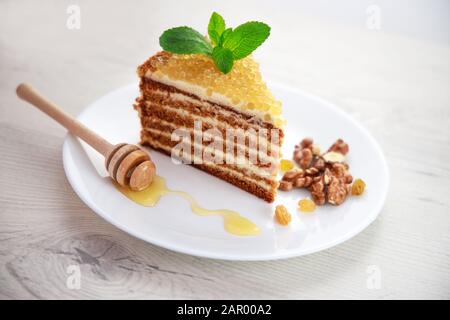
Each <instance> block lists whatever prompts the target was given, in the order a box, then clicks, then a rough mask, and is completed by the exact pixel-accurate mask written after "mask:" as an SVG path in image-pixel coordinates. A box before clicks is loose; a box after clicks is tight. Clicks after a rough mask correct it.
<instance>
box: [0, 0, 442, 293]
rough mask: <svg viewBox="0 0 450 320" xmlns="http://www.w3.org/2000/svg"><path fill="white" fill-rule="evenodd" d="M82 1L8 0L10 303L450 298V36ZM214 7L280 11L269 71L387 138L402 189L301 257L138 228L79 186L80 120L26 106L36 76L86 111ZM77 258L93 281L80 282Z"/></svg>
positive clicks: (3, 269) (264, 53)
mask: <svg viewBox="0 0 450 320" xmlns="http://www.w3.org/2000/svg"><path fill="white" fill-rule="evenodd" d="M74 3H75V4H78V5H79V7H80V9H81V29H79V30H77V29H75V30H71V29H68V28H67V27H66V20H67V18H68V14H67V13H66V10H67V6H68V2H64V1H56V0H55V1H39V2H35V1H2V2H0V30H1V32H0V84H1V85H0V298H3V299H17V298H38V299H63V298H64V299H66V298H69V299H70V298H88V299H90V298H144V299H164V298H168V299H172V298H176V299H184V298H186V299H197V298H201V299H212V298H236V299H241V298H252V299H259V298H267V299H280V298H286V299H298V298H300V299H302V298H310V299H317V298H350V299H354V298H368V299H372V298H381V299H387V298H394V299H399V298H447V299H448V298H450V272H449V266H450V255H449V249H450V236H449V230H450V197H449V194H450V161H449V160H450V90H449V89H450V59H449V57H450V49H449V47H448V46H445V45H444V44H438V43H432V42H427V41H426V40H419V39H413V38H407V37H406V36H402V35H398V34H397V35H396V34H390V33H387V32H384V31H383V28H381V30H371V29H367V28H364V25H363V27H362V28H350V27H347V26H344V25H339V24H337V23H336V24H332V23H331V22H326V21H325V20H322V21H321V20H317V19H313V18H311V17H307V16H306V15H305V16H302V15H301V14H300V13H299V12H296V11H295V10H293V9H290V8H289V7H287V6H278V7H277V8H276V9H274V7H273V5H272V6H271V5H270V3H268V2H262V3H261V4H258V5H257V4H256V2H255V1H253V2H246V3H245V5H244V4H240V5H239V6H237V3H233V4H230V3H229V2H227V3H225V2H223V3H221V4H219V3H215V2H211V1H207V2H203V3H199V2H195V3H191V2H190V4H187V3H185V2H181V1H177V2H174V1H133V4H132V5H130V4H127V2H125V1H121V2H119V1H117V2H111V1H95V2H94V1H74ZM236 7H237V8H238V9H237V8H236ZM212 10H217V11H218V12H221V13H223V15H224V16H225V17H226V18H228V19H227V20H228V21H229V22H230V24H231V25H237V24H238V23H240V22H243V21H247V20H249V19H261V20H263V21H267V22H268V23H269V24H270V25H271V26H272V35H271V37H270V40H269V41H268V42H267V43H266V44H264V45H263V46H262V48H261V49H259V50H258V52H257V54H256V56H257V58H258V60H259V61H260V62H261V65H262V66H263V69H264V74H265V77H266V78H267V79H270V80H272V81H277V82H281V83H286V84H289V85H290V86H295V87H299V88H302V89H303V90H305V91H309V92H312V93H314V94H317V95H319V96H321V97H323V98H326V99H328V100H330V101H332V102H334V103H336V104H338V105H339V106H340V107H341V108H342V109H344V110H345V111H346V112H348V113H350V114H351V115H352V116H353V117H355V118H356V119H358V120H359V121H360V122H361V123H362V124H363V125H364V126H365V127H366V128H368V130H369V131H370V132H371V133H372V134H373V135H374V137H375V138H376V139H377V141H378V142H379V143H380V145H381V147H382V149H383V151H384V153H385V155H386V158H387V161H388V164H389V168H390V173H391V185H390V190H389V195H388V199H387V202H386V204H385V206H384V209H383V211H382V212H381V214H380V216H379V217H378V219H377V220H376V221H375V222H374V223H373V224H372V225H371V226H369V227H368V228H367V229H366V230H364V231H363V232H362V233H361V234H359V235H358V236H356V237H354V238H353V239H351V240H349V241H347V242H345V243H344V244H341V245H339V246H337V247H334V248H331V249H329V250H326V251H323V252H319V253H315V254H311V255H308V256H304V257H299V258H294V259H288V260H281V261H272V262H227V261H218V260H209V259H202V258H196V257H191V256H187V255H184V254H179V253H175V252H171V251H168V250H165V249H162V248H159V247H156V246H153V245H151V244H148V243H145V242H143V241H140V240H138V239H135V238H134V237H132V236H130V235H128V234H126V233H125V232H122V231H121V230H119V229H117V228H115V227H113V226H112V225H110V224H108V223H107V222H106V221H104V220H103V219H102V218H100V217H99V216H97V215H96V214H95V213H94V212H92V211H91V210H90V209H89V208H88V207H87V206H86V205H84V203H83V202H82V201H81V200H80V199H79V198H78V197H77V196H76V194H75V193H74V191H73V190H72V189H71V187H70V185H69V184H68V182H67V179H66V177H65V175H64V171H63V164H62V157H61V147H62V143H63V140H64V137H65V131H64V130H63V129H62V128H60V127H59V126H58V125H57V124H55V123H53V122H52V121H50V120H49V119H48V118H46V117H44V116H43V115H42V114H40V113H39V112H38V111H37V110H35V109H33V108H31V107H30V106H28V105H26V104H25V103H24V102H22V101H19V100H18V98H17V97H16V96H15V91H14V90H15V87H16V85H17V84H18V83H19V82H22V81H26V82H29V83H32V84H34V85H35V86H36V87H37V88H38V89H39V90H40V91H41V92H43V93H45V94H46V95H47V96H49V97H51V98H52V99H53V100H54V101H56V102H57V103H59V104H60V105H62V106H63V107H64V108H65V109H66V110H68V111H69V112H70V113H72V114H78V113H80V112H81V111H82V110H83V108H85V107H86V106H87V105H88V104H89V103H90V102H92V101H93V100H95V99H97V98H99V97H100V96H102V95H104V94H106V93H107V92H109V91H111V90H113V89H116V88H118V87H120V86H123V85H126V84H129V83H132V82H136V81H137V77H136V74H135V68H136V66H137V65H138V64H139V63H141V62H143V61H144V60H145V59H146V58H147V57H148V56H150V55H151V54H153V53H154V52H155V51H156V50H158V41H157V39H158V36H159V35H160V33H161V32H162V31H163V30H164V29H166V28H169V27H172V26H176V25H182V24H186V25H191V26H193V27H195V28H196V29H199V30H204V29H205V28H206V23H207V19H208V18H209V15H210V13H211V12H212ZM362 10H363V11H362V15H364V14H365V12H364V8H363V9H362ZM130 104H131V101H130ZM305 117H306V118H307V115H305ZM314 121H317V125H320V119H314ZM71 265H76V266H79V268H80V272H81V282H80V288H79V289H77V288H73V286H70V285H67V283H68V277H69V276H70V274H71V270H70V268H69V269H68V267H69V266H71ZM373 276H377V277H378V278H377V279H378V280H379V281H378V282H376V283H378V284H379V285H373V282H372V281H373Z"/></svg>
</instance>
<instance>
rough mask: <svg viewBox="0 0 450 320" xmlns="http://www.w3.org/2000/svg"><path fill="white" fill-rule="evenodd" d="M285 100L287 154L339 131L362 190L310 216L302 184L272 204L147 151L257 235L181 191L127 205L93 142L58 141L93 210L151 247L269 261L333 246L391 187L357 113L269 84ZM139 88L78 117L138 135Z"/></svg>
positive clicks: (372, 214) (117, 137)
mask: <svg viewBox="0 0 450 320" xmlns="http://www.w3.org/2000/svg"><path fill="white" fill-rule="evenodd" d="M272 90H273V92H274V94H275V96H276V97H277V98H278V99H280V100H281V101H283V108H284V110H283V113H284V115H285V117H286V118H287V119H288V125H287V128H286V131H285V135H286V139H285V143H284V147H283V153H284V154H285V156H286V157H287V158H290V156H291V155H292V151H293V147H294V145H295V144H296V143H298V142H299V141H300V139H302V138H303V137H305V136H310V137H313V138H314V139H315V141H316V142H317V143H318V144H320V145H321V146H322V148H323V149H325V148H328V146H329V145H331V144H332V143H333V142H334V141H335V140H336V138H339V137H341V138H343V139H344V140H345V141H347V142H348V143H349V145H350V153H349V156H348V161H349V164H350V168H351V173H352V174H353V176H354V177H360V178H362V179H363V180H364V181H365V182H366V184H367V189H366V192H365V194H364V195H363V196H361V197H351V198H349V199H348V200H347V201H346V202H345V203H344V204H342V205H341V206H338V207H334V206H323V207H318V208H317V210H316V211H315V212H314V213H313V214H304V213H300V212H299V211H297V210H296V209H295V208H296V203H297V201H298V200H299V199H300V198H303V197H306V196H308V192H307V191H305V190H295V191H291V192H287V193H284V192H280V194H279V195H278V198H277V200H276V202H275V203H274V204H267V203H266V202H264V201H262V200H260V199H258V198H256V197H254V196H252V195H250V194H248V193H247V192H245V191H242V190H240V189H238V188H236V187H234V186H232V185H230V184H228V183H226V182H224V181H222V180H219V179H217V178H215V177H213V176H210V175H208V174H206V173H204V172H202V171H200V170H197V169H194V168H192V167H190V166H187V165H176V164H174V163H172V161H171V159H170V158H169V157H167V156H165V155H162V154H160V153H158V152H155V151H150V152H151V154H152V158H153V160H154V161H155V163H156V166H157V170H158V174H159V175H161V176H163V177H165V178H166V179H167V184H168V187H169V188H171V189H173V190H181V191H188V192H189V193H190V194H191V195H192V196H194V197H195V198H196V199H197V201H198V202H199V203H200V205H202V206H203V207H205V208H208V209H230V210H235V211H238V212H240V213H241V214H242V215H243V216H245V217H247V218H249V219H250V220H251V221H253V222H254V223H256V224H257V225H258V226H259V228H260V229H261V234H260V235H258V236H253V237H238V236H233V235H231V234H229V233H227V232H226V231H225V230H224V227H223V221H222V217H220V216H208V217H201V216H198V215H196V214H194V213H192V212H191V210H190V208H189V206H188V204H187V203H186V201H185V200H184V199H182V198H179V197H176V196H173V195H169V196H165V197H163V198H162V199H161V200H160V202H159V203H158V204H157V205H156V206H155V207H153V208H149V207H142V206H140V205H138V204H135V203H133V202H132V201H130V200H129V199H127V198H126V197H125V196H123V195H122V194H121V193H120V192H118V191H117V190H116V189H115V188H114V186H113V185H112V183H111V181H110V180H109V179H108V178H106V177H107V173H106V170H105V169H104V160H103V159H102V157H101V156H100V155H99V154H97V153H96V152H95V151H94V150H93V149H91V148H90V147H89V146H87V145H85V144H84V143H80V142H79V140H78V139H76V138H74V137H73V136H71V135H68V136H67V138H66V141H65V143H64V148H63V160H64V169H65V172H66V175H67V178H68V179H69V182H70V184H71V185H72V187H73V189H74V190H75V192H76V193H77V194H78V196H79V197H80V198H81V199H82V200H83V201H84V202H85V203H86V204H87V205H88V206H89V207H90V208H91V209H92V210H94V211H95V212H96V213H98V214H99V215H100V216H102V217H103V218H104V219H106V220H107V221H109V222H110V223H112V224H113V225H115V226H116V227H118V228H120V229H122V230H124V231H125V232H128V233H130V234H132V235H133V236H136V237H138V238H140V239H143V240H145V241H148V242H150V243H153V244H155V245H158V246H161V247H164V248H168V249H171V250H175V251H179V252H183V253H187V254H191V255H196V256H202V257H208V258H216V259H229V260H270V259H280V258H288V257H295V256H301V255H304V254H308V253H312V252H316V251H319V250H323V249H326V248H329V247H332V246H335V245H337V244H339V243H341V242H343V241H345V240H347V239H349V238H351V237H353V236H354V235H356V234H358V233H359V232H361V231H362V230H363V229H364V228H366V227H367V226H368V225H369V224H370V223H371V222H372V221H373V220H374V219H375V218H376V216H377V215H378V213H379V212H380V210H381V208H382V206H383V203H384V201H385V197H386V193H387V190H388V180H389V175H388V168H387V165H386V161H385V159H384V156H383V154H382V152H381V149H380V148H379V146H378V144H377V143H376V142H375V140H374V139H373V138H372V137H371V136H370V134H369V133H368V132H367V131H366V130H365V129H364V128H363V127H362V126H361V125H359V124H358V123H357V122H356V121H355V120H353V119H352V118H350V117H349V116H347V115H346V114H345V113H344V112H342V111H340V110H339V109H338V108H337V107H335V106H334V105H332V104H330V103H328V102H325V101H323V100H321V99H318V98H316V97H313V96H310V95H308V94H305V93H303V92H300V91H296V90H292V89H288V88H286V87H283V86H278V85H277V86H273V87H272ZM137 96H138V86H137V85H135V84H133V85H129V86H126V87H123V88H121V89H118V90H116V91H113V92H111V93H109V94H108V95H106V96H104V97H102V98H101V99H99V100H97V101H96V102H94V103H93V104H92V105H90V106H89V107H88V108H87V109H86V110H84V112H83V113H82V114H81V115H80V116H79V117H78V119H79V120H80V121H81V122H83V123H84V124H86V125H87V126H88V127H90V128H92V129H93V130H95V131H96V132H98V133H99V134H100V135H102V136H104V137H105V138H106V139H108V140H109V141H111V142H112V143H119V142H128V143H135V144H137V143H138V142H139V130H140V125H139V121H138V116H137V113H136V111H134V110H133V108H132V103H133V101H134V99H135V98H136V97H137ZM278 203H282V204H284V205H286V206H287V208H288V209H289V210H290V211H291V213H292V214H293V221H292V223H291V224H290V225H289V227H283V226H280V225H277V224H276V223H275V222H274V219H273V212H274V207H275V205H276V204H278Z"/></svg>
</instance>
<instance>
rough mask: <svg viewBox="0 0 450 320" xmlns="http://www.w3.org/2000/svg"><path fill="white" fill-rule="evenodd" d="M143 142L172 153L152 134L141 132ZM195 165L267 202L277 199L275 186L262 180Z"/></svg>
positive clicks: (163, 151) (166, 152)
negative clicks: (265, 183)
mask: <svg viewBox="0 0 450 320" xmlns="http://www.w3.org/2000/svg"><path fill="white" fill-rule="evenodd" d="M141 143H142V144H143V145H147V146H150V147H151V148H153V149H155V150H158V151H160V152H162V153H164V154H166V155H168V156H170V154H171V149H170V147H168V146H164V145H163V144H161V143H159V139H158V138H156V139H155V138H154V137H151V136H150V135H148V134H146V133H145V132H143V133H142V134H141ZM192 166H193V167H195V168H198V169H200V170H202V171H205V172H208V173H209V174H211V175H213V176H215V177H218V178H220V179H222V180H225V181H227V182H229V183H231V184H233V185H235V186H237V187H238V188H241V189H242V190H245V191H247V192H249V193H251V194H253V195H255V196H257V197H259V198H261V199H263V200H265V201H267V202H273V201H274V199H275V194H276V193H275V190H276V187H275V188H267V187H265V186H264V185H263V184H262V183H261V182H256V183H255V181H254V180H252V179H249V178H246V177H245V176H243V175H239V174H238V173H236V172H232V171H226V170H225V169H224V168H223V167H219V166H210V165H206V164H192Z"/></svg>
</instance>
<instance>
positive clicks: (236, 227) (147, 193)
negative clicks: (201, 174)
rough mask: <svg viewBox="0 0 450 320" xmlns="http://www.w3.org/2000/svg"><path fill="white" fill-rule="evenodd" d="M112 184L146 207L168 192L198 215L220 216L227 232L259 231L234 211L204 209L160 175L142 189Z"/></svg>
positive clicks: (153, 204)
mask: <svg viewBox="0 0 450 320" xmlns="http://www.w3.org/2000/svg"><path fill="white" fill-rule="evenodd" d="M114 186H115V187H116V188H117V189H118V190H119V191H120V192H121V193H122V194H124V195H125V196H126V197H127V198H129V199H130V200H132V201H134V202H136V203H137V204H140V205H142V206H146V207H153V206H155V205H156V204H157V203H158V201H159V200H160V199H161V197H162V196H165V195H168V194H173V195H177V196H179V197H182V198H183V199H185V200H187V201H188V202H189V204H190V205H191V210H192V211H193V212H194V213H196V214H198V215H200V216H214V215H215V216H222V218H223V221H224V227H225V230H226V231H227V232H228V233H231V234H234V235H237V236H256V235H258V234H259V233H260V230H259V228H258V226H256V225H255V224H254V223H253V222H251V221H250V220H248V219H247V218H244V217H243V216H241V215H240V214H239V213H237V212H235V211H231V210H226V209H220V210H209V209H205V208H203V207H201V206H200V205H199V204H198V202H197V201H196V200H195V199H194V198H193V197H192V196H191V195H190V194H188V193H186V192H183V191H174V190H170V189H168V188H167V186H166V181H165V179H164V178H162V177H160V176H155V178H154V180H153V182H152V184H151V185H150V186H149V187H148V188H147V189H145V190H142V191H132V190H131V189H130V188H128V187H122V186H120V185H119V184H118V183H115V182H114Z"/></svg>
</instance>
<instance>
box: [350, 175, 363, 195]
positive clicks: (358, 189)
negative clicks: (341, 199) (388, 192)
mask: <svg viewBox="0 0 450 320" xmlns="http://www.w3.org/2000/svg"><path fill="white" fill-rule="evenodd" d="M365 188H366V184H365V182H364V181H362V180H361V179H356V180H355V182H353V185H352V195H353V196H360V195H362V194H363V192H364V189H365Z"/></svg>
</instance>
